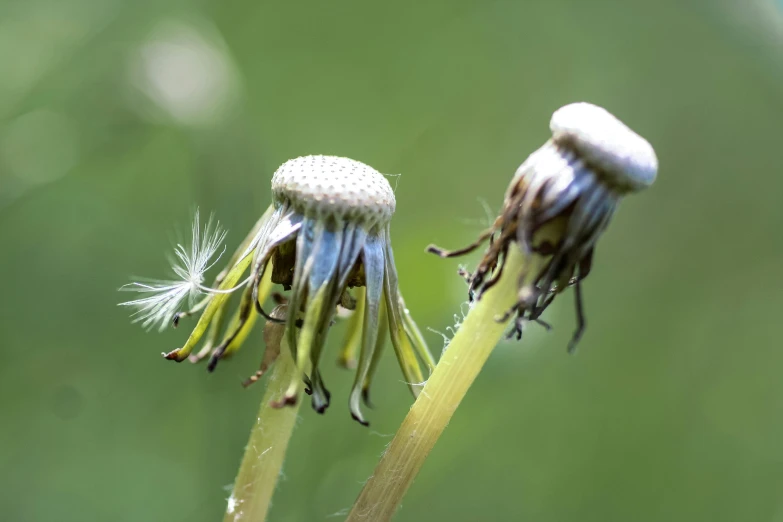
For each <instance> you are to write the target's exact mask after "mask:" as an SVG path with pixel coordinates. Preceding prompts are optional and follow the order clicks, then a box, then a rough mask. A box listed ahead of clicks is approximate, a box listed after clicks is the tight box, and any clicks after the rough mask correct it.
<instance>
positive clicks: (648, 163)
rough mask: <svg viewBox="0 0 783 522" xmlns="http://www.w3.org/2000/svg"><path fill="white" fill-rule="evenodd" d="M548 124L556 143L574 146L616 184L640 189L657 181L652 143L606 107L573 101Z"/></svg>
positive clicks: (609, 182) (656, 160)
mask: <svg viewBox="0 0 783 522" xmlns="http://www.w3.org/2000/svg"><path fill="white" fill-rule="evenodd" d="M549 127H550V129H551V130H552V139H553V140H554V142H555V143H557V144H559V145H566V146H571V147H573V149H574V150H575V151H576V152H577V153H578V154H579V155H580V156H581V157H582V158H583V159H584V161H585V162H587V163H588V164H591V165H593V166H594V167H596V170H597V171H598V172H596V174H597V175H599V176H601V177H603V178H605V181H606V182H608V184H610V185H611V186H613V187H614V188H617V189H621V190H624V191H637V190H641V189H644V188H647V187H649V186H650V185H652V183H653V181H655V176H656V175H657V173H658V158H657V157H656V156H655V151H654V150H653V148H652V146H651V145H650V144H649V143H648V142H647V140H645V139H644V138H642V137H641V136H639V135H638V134H636V133H635V132H634V131H632V130H631V129H629V128H628V127H627V126H626V125H625V124H624V123H623V122H621V121H620V120H618V119H617V118H616V117H614V116H613V115H612V114H610V113H609V112H608V111H607V110H606V109H603V108H601V107H598V106H596V105H592V104H590V103H584V102H583V103H572V104H570V105H566V106H564V107H561V108H560V109H558V110H557V111H555V113H554V114H553V115H552V120H551V121H550V123H549Z"/></svg>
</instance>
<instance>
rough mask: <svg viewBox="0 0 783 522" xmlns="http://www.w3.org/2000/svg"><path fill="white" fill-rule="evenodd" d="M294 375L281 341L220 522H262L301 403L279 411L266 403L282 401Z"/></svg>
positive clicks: (291, 363) (288, 354) (293, 366)
mask: <svg viewBox="0 0 783 522" xmlns="http://www.w3.org/2000/svg"><path fill="white" fill-rule="evenodd" d="M267 349H269V347H268V348H267ZM298 375H299V373H298V370H297V369H296V364H295V363H294V360H293V358H292V357H291V351H290V350H289V349H288V344H287V343H286V342H285V340H283V341H282V342H281V345H280V355H279V356H278V358H277V361H276V362H275V364H274V366H273V368H272V373H271V375H270V376H269V380H268V382H267V384H266V392H265V393H264V398H263V399H262V401H261V409H260V410H259V411H258V417H257V419H256V423H255V425H253V429H252V431H251V432H250V440H249V441H248V443H247V447H246V448H245V455H244V457H243V458H242V464H241V465H240V466H239V473H238V474H237V478H236V481H235V482H234V491H233V492H232V493H231V497H230V498H229V501H228V508H227V509H226V514H225V516H224V517H223V522H241V521H247V522H251V521H252V522H263V521H264V520H266V515H267V512H268V511H269V504H270V501H271V500H272V495H273V494H274V492H275V487H276V486H277V480H278V478H279V477H280V470H281V468H282V467H283V459H284V458H285V452H286V448H287V447H288V441H289V440H290V439H291V433H292V432H293V430H294V425H295V424H296V417H297V412H298V411H299V403H300V402H301V401H297V403H296V405H293V406H285V407H283V408H272V407H271V406H270V403H272V402H273V401H279V400H280V399H282V397H283V394H284V393H285V390H286V387H287V386H288V383H289V382H290V381H291V379H292V378H293V377H294V376H298Z"/></svg>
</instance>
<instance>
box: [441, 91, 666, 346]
mask: <svg viewBox="0 0 783 522" xmlns="http://www.w3.org/2000/svg"><path fill="white" fill-rule="evenodd" d="M550 130H551V131H552V138H551V139H550V140H548V141H547V142H546V143H545V144H544V145H543V146H542V147H541V148H539V149H538V150H536V151H535V152H533V153H532V154H531V155H530V156H529V157H528V158H527V159H526V160H525V161H524V162H523V163H522V165H520V167H519V168H518V169H517V171H516V173H515V175H514V177H513V179H512V180H511V183H510V184H509V186H508V189H507V191H506V195H505V200H504V202H503V208H502V210H501V212H500V215H499V216H498V217H497V219H496V220H495V222H494V224H493V225H492V227H490V228H489V229H488V230H486V231H484V232H483V233H482V234H481V236H480V237H479V239H478V240H477V241H476V242H474V243H473V244H471V245H469V246H468V247H466V248H463V249H460V250H455V251H447V250H443V249H441V248H438V247H435V246H431V247H430V248H429V250H430V251H431V252H434V253H436V254H438V255H440V256H442V257H453V256H458V255H462V254H465V253H468V252H470V251H472V250H475V249H476V248H478V247H479V246H480V245H482V244H483V243H484V241H486V240H488V239H489V240H490V244H489V247H488V248H487V250H486V252H485V254H484V256H483V258H482V260H481V261H480V262H479V264H478V266H477V267H476V269H475V271H473V272H472V273H469V274H466V277H467V279H468V282H469V286H470V295H471V298H472V299H480V298H481V295H482V294H483V293H484V292H486V291H488V290H489V289H491V288H492V286H494V285H495V284H497V282H498V281H499V280H500V278H501V275H502V273H503V269H504V267H505V262H504V261H505V259H506V257H507V254H508V250H509V248H520V249H521V250H522V252H523V253H524V254H525V255H526V256H528V257H530V256H542V257H544V258H546V259H547V261H546V263H544V264H543V266H542V267H541V268H540V269H539V270H536V271H535V273H532V274H530V273H524V274H522V278H521V279H520V284H519V294H518V299H517V303H516V304H515V305H514V307H513V308H512V309H511V310H509V311H508V313H507V314H506V316H505V317H504V318H503V319H507V318H508V316H510V315H515V316H516V321H515V324H514V328H513V329H512V331H511V335H516V336H517V337H518V338H519V337H520V336H521V334H522V329H523V326H524V324H525V323H526V322H527V321H539V322H540V321H541V320H540V316H541V314H542V313H543V311H544V310H545V309H546V308H547V307H548V306H549V305H550V304H551V303H552V301H553V300H554V298H555V297H556V296H557V295H558V294H559V293H561V292H562V291H563V290H565V289H566V288H567V287H569V286H574V287H575V296H576V310H577V329H576V331H575V333H574V336H573V337H572V340H571V342H570V344H569V351H573V350H574V348H575V346H576V344H577V342H578V341H579V339H580V338H581V336H582V334H583V332H584V327H585V319H584V313H583V306H582V292H581V286H580V283H581V281H582V280H583V279H584V278H585V277H586V276H587V274H588V273H589V272H590V267H591V265H592V260H593V252H594V248H595V245H596V242H597V241H598V238H599V237H600V235H601V233H602V232H603V231H604V230H605V229H606V226H607V225H608V224H609V221H610V220H611V218H612V216H613V214H614V212H615V209H616V208H617V204H618V202H619V201H620V199H621V197H622V196H624V195H626V194H628V193H630V192H636V191H639V190H642V189H644V188H646V187H648V186H650V185H651V184H652V183H653V181H654V180H655V177H656V175H657V171H658V159H657V157H656V155H655V151H654V150H653V148H652V146H651V145H650V144H649V143H648V142H647V141H646V140H645V139H644V138H642V137H641V136H639V135H638V134H636V133H635V132H634V131H632V130H631V129H630V128H628V127H627V126H626V125H625V124H624V123H622V122H621V121H620V120H618V119H617V118H616V117H614V116H613V115H612V114H610V113H609V112H608V111H606V110H605V109H603V108H601V107H598V106H596V105H592V104H589V103H573V104H570V105H566V106H564V107H562V108H560V109H558V110H557V111H555V113H554V114H553V115H552V119H551V121H550ZM545 227H549V230H548V231H547V233H546V234H544V235H543V236H540V235H539V232H540V231H542V230H544V228H545ZM544 236H545V237H544ZM544 324H545V323H544Z"/></svg>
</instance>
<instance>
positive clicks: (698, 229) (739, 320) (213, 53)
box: [0, 0, 783, 522]
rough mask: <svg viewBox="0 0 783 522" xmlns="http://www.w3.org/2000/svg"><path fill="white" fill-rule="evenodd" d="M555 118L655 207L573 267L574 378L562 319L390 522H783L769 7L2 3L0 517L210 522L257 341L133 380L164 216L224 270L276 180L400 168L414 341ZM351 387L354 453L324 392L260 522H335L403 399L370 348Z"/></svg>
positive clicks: (741, 2)
mask: <svg viewBox="0 0 783 522" xmlns="http://www.w3.org/2000/svg"><path fill="white" fill-rule="evenodd" d="M582 100H584V101H590V102H593V103H597V104H599V105H603V106H605V107H606V108H608V109H609V110H610V111H612V112H614V113H615V114H616V115H617V116H619V117H620V118H621V119H623V120H624V121H626V123H628V124H629V125H630V126H631V127H632V128H634V129H635V130H637V131H638V132H639V133H640V134H642V135H643V136H645V137H646V138H648V139H649V141H650V142H651V143H652V144H653V145H654V147H655V148H656V150H657V152H658V156H659V159H660V165H661V168H660V173H659V179H658V181H657V183H656V185H655V186H654V187H653V188H652V189H651V190H649V191H648V192H647V193H644V194H642V195H639V196H634V197H629V198H628V199H627V200H626V201H624V202H623V204H622V207H621V209H620V212H619V213H618V215H617V216H616V218H615V220H614V222H613V223H612V225H611V226H610V228H609V230H608V232H607V233H606V235H605V236H604V237H603V239H602V241H601V243H600V246H599V249H598V254H597V258H596V262H595V265H594V271H593V273H592V274H591V275H590V277H589V278H588V280H587V282H586V285H585V290H586V304H587V313H588V322H589V328H588V331H587V334H586V336H585V337H584V339H583V341H582V343H581V345H580V351H579V353H578V354H577V355H576V356H573V357H569V356H568V355H567V354H566V351H565V347H566V344H567V340H568V338H569V336H570V335H571V331H572V328H573V324H574V319H573V312H572V308H573V305H572V296H570V295H566V296H564V297H563V298H561V299H560V300H559V302H558V303H556V305H555V306H554V307H553V308H552V309H550V310H549V312H548V313H547V315H545V319H547V320H549V321H550V322H552V323H553V324H554V325H555V330H554V331H553V332H551V333H548V334H547V333H545V332H543V331H541V329H536V328H531V329H530V330H529V332H528V336H527V337H526V340H525V342H523V343H521V344H517V343H508V344H503V345H501V346H500V347H499V348H498V349H497V350H496V352H495V354H494V355H493V357H492V358H491V360H490V362H489V364H488V365H487V367H486V368H485V370H484V372H483V373H482V375H481V376H480V378H479V379H478V380H477V382H476V383H475V385H474V387H473V389H472V390H471V392H470V394H469V395H468V398H467V399H466V401H465V402H464V403H463V404H462V406H461V407H460V409H459V410H458V411H457V414H456V415H455V417H454V419H453V421H452V422H451V424H450V426H449V428H448V429H447V431H446V433H445V435H444V436H443V438H442V439H441V440H440V442H439V443H438V445H437V446H436V448H435V450H434V451H433V453H432V455H431V457H430V459H429V460H428V461H427V463H426V465H425V467H424V469H423V470H422V473H421V475H420V476H419V478H418V480H417V481H416V483H415V484H414V486H413V487H412V489H411V490H410V492H409V494H408V496H407V497H406V499H405V501H404V503H403V507H402V510H401V511H400V512H399V514H398V516H397V519H398V520H405V521H420V520H421V521H425V520H426V521H433V520H453V521H476V520H501V521H506V520H524V521H528V520H529V521H537V522H547V521H552V522H570V521H573V522H577V521H580V522H585V521H596V522H598V521H601V522H604V521H656V522H657V521H727V522H728V521H732V522H736V521H749V522H750V521H783V379H781V374H782V373H783V350H781V346H780V345H781V342H780V337H781V336H780V334H779V331H778V329H777V328H778V327H779V326H780V324H781V318H780V314H781V312H783V276H781V265H782V264H783V233H782V232H781V229H782V228H783V204H781V198H782V197H783V176H781V168H782V167H781V160H780V155H781V148H783V12H781V9H780V4H777V3H776V2H774V1H772V0H770V1H763V0H754V1H751V0H737V1H735V2H731V1H706V0H705V1H703V2H697V1H692V2H679V1H673V0H672V1H664V2H657V1H644V2H634V1H622V0H614V1H611V0H596V1H590V2H588V1H584V0H570V1H566V0H561V1H554V0H548V1H544V0H540V1H521V0H519V1H510V0H506V1H502V0H497V1H487V0H420V1H408V0H405V1H392V2H366V1H364V2H362V1H358V0H357V1H347V0H330V1H326V2H324V1H316V0H312V1H300V2H296V1H290V2H263V1H258V0H223V1H218V0H200V1H197V0H192V1H186V0H181V1H168V2H160V1H153V0H136V1H121V0H26V1H13V0H11V1H9V0H3V1H2V2H0V273H1V274H2V285H1V286H0V288H2V296H3V299H2V307H3V308H2V309H3V313H2V314H0V347H1V348H0V350H2V356H3V363H2V365H0V404H1V405H2V410H1V411H0V518H2V519H3V520H8V521H15V522H26V521H53V522H54V521H56V522H70V521H108V520H111V521H134V522H136V521H168V522H179V521H182V522H184V521H189V522H197V521H214V520H219V519H220V518H221V517H222V513H223V511H224V509H225V499H226V498H227V497H228V495H229V491H230V485H231V483H232V481H233V479H234V475H235V472H236V469H237V466H238V463H239V460H240V457H241V455H242V451H243V448H244V445H245V442H246V440H247V436H248V431H249V428H250V426H251V424H252V422H253V421H254V418H255V413H256V410H257V408H258V403H259V400H260V397H261V394H262V393H263V386H262V385H258V386H255V387H252V388H250V389H248V390H244V389H242V387H241V386H240V385H239V383H240V381H241V380H242V379H243V378H245V377H246V376H248V375H250V374H251V373H252V372H253V371H255V369H256V367H257V364H258V361H259V360H260V358H261V353H262V345H261V342H260V335H259V333H260V332H258V331H256V332H254V337H253V338H252V339H251V341H250V342H249V343H248V344H247V345H246V347H245V348H244V349H243V350H242V352H241V353H240V354H238V356H237V357H235V358H234V359H233V360H231V361H227V362H226V363H224V364H221V366H220V367H219V368H218V371H217V372H216V373H214V374H212V375H210V374H208V373H207V372H206V370H205V368H204V367H203V366H192V365H189V364H182V365H175V364H172V363H168V362H166V361H164V360H163V359H161V357H160V352H162V351H166V350H170V349H172V348H174V347H176V346H179V345H180V344H181V343H182V342H183V341H184V339H185V337H186V336H187V331H185V330H175V331H168V332H166V333H164V334H157V333H146V332H144V331H143V330H142V329H141V328H140V327H138V325H132V324H130V322H129V320H128V317H127V312H128V311H127V310H125V309H122V308H118V307H117V306H116V303H117V302H119V301H120V300H122V298H124V297H127V295H121V294H118V293H117V288H118V287H119V286H120V285H122V284H124V283H126V282H128V281H129V280H130V277H131V276H132V275H146V276H153V277H154V276H165V275H166V271H167V264H166V261H165V254H166V253H167V252H168V251H169V250H170V247H171V240H172V238H173V237H174V231H176V230H177V229H179V230H185V231H186V230H187V229H188V226H189V220H190V217H191V211H192V209H193V208H194V207H195V206H199V207H200V208H201V209H202V211H205V212H206V211H214V212H215V213H216V215H217V217H218V218H219V219H220V220H221V221H222V223H223V224H224V225H225V226H226V227H227V228H228V230H229V231H230V232H229V238H228V244H229V249H230V248H231V247H232V246H233V245H236V244H237V243H238V242H239V241H240V239H241V237H243V235H244V234H245V233H246V231H247V230H248V229H249V228H250V226H251V225H252V224H253V223H254V222H255V220H256V219H257V217H258V216H259V215H260V213H261V212H262V211H263V209H264V208H265V207H266V205H268V204H269V191H268V189H269V181H270V177H271V175H272V173H273V172H274V170H275V168H276V167H277V166H278V165H279V164H281V163H282V162H284V161H285V160H287V159H289V158H292V157H295V156H299V155H305V154H319V153H320V154H335V155H344V156H349V157H351V158H355V159H358V160H361V161H364V162H366V163H368V164H370V165H372V166H374V167H376V168H377V169H379V170H380V171H382V172H384V173H389V174H401V177H399V178H398V184H397V192H396V193H397V202H398V205H397V214H396V215H395V218H394V221H393V223H392V235H393V238H394V247H395V253H396V258H397V265H398V269H399V272H400V277H401V288H402V290H403V292H404V293H405V295H406V299H407V301H408V305H409V306H410V308H411V310H412V311H413V313H414V315H415V316H416V318H417V320H418V322H419V324H420V325H422V327H431V328H433V329H435V330H439V331H444V332H445V331H446V329H447V327H448V326H449V325H450V324H452V323H453V322H454V317H453V316H454V314H459V313H460V304H461V303H462V302H464V300H465V297H466V296H465V288H464V284H463V283H462V281H461V280H460V278H459V277H458V276H457V275H456V273H455V272H456V269H457V262H456V261H444V260H439V259H437V258H435V257H434V256H429V255H426V254H425V253H424V247H425V246H426V245H427V244H428V243H430V242H437V243H439V244H441V245H443V246H446V247H454V246H461V245H463V244H465V243H467V242H468V241H470V240H472V238H474V237H475V235H476V234H477V232H478V231H479V230H480V229H481V228H482V227H483V226H484V225H485V224H486V222H487V220H488V217H487V215H486V212H485V211H484V208H483V206H482V201H485V202H486V204H487V205H488V206H489V207H490V208H491V209H493V211H494V210H495V209H497V208H498V207H499V205H500V203H501V200H502V195H503V192H504V190H505V187H506V184H507V183H508V181H509V179H510V177H511V175H512V174H513V172H514V170H515V169H516V167H517V165H518V164H519V163H521V162H522V160H524V158H525V157H526V156H527V154H528V153H530V152H532V151H533V150H534V149H535V148H537V147H538V146H539V145H540V144H542V143H543V142H544V140H546V139H547V137H548V135H549V131H548V122H549V116H550V115H551V113H552V112H553V111H554V110H555V109H556V108H558V107H559V106H562V105H564V104H566V103H570V102H573V101H582ZM475 260H476V257H475V256H474V257H473V258H472V259H470V260H468V261H467V263H468V265H470V264H472V263H475ZM330 339H331V342H330V346H329V349H330V353H332V354H333V355H335V356H336V352H337V350H338V348H339V342H340V341H341V339H342V328H341V326H337V327H336V328H335V331H334V332H332V334H331V336H330ZM428 340H429V342H430V343H431V346H432V347H433V348H434V350H435V351H439V350H440V349H441V347H442V339H441V336H440V335H439V334H437V333H428ZM325 367H326V368H327V370H328V369H329V365H328V364H327V365H325ZM379 377H380V378H379V379H378V381H377V382H376V387H375V402H376V409H374V410H372V411H368V412H367V413H368V416H369V420H370V421H371V427H370V428H369V429H367V428H363V427H362V426H360V425H358V424H357V423H355V422H353V421H352V420H351V419H350V416H349V414H348V410H347V389H348V387H349V385H350V381H351V378H352V377H351V376H350V374H348V373H345V372H344V371H343V370H340V369H339V368H337V367H336V366H334V367H332V368H331V370H328V371H327V375H326V379H327V381H328V382H329V383H330V385H331V388H332V390H331V391H332V392H333V403H332V406H331V408H330V410H329V411H328V412H327V414H326V415H324V416H319V415H317V414H315V413H314V412H313V411H312V410H310V409H309V407H305V408H302V410H301V422H300V424H299V427H298V428H297V430H296V431H295V433H294V438H293V440H292V443H291V446H290V452H289V456H288V459H287V462H286V465H285V467H284V480H282V482H281V483H280V486H279V490H278V493H277V495H276V497H275V499H274V505H273V508H272V513H271V516H270V520H272V521H311V520H327V519H330V520H331V519H335V520H340V519H341V513H342V514H344V513H345V512H346V510H347V508H349V507H350V505H351V504H352V502H353V500H354V498H355V497H356V495H357V494H358V492H359V490H360V488H361V484H362V482H363V481H364V480H365V479H366V478H367V477H368V476H369V474H370V473H371V471H372V468H373V466H374V464H375V462H376V461H377V458H378V456H379V454H380V453H381V452H382V451H383V449H384V447H385V445H386V444H387V443H388V442H389V441H390V438H391V434H393V433H394V431H395V427H396V426H397V425H398V424H399V423H400V421H401V420H402V418H403V417H404V415H405V412H406V411H407V408H408V407H409V405H410V404H411V397H410V396H409V395H408V391H407V389H406V387H405V386H404V385H403V384H401V376H400V373H399V370H398V368H397V366H396V361H395V360H394V358H393V355H392V354H391V351H389V353H387V357H386V359H385V361H384V364H383V367H382V369H381V375H380V376H379ZM329 517H333V518H329Z"/></svg>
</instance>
